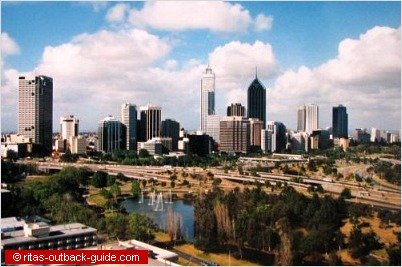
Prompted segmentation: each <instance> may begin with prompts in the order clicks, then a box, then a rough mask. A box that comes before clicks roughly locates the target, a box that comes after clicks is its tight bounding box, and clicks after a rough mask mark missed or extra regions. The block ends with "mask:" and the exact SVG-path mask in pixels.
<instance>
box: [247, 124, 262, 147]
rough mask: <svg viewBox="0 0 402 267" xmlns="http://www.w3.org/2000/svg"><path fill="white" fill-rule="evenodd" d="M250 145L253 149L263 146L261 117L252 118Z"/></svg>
mask: <svg viewBox="0 0 402 267" xmlns="http://www.w3.org/2000/svg"><path fill="white" fill-rule="evenodd" d="M248 120H249V121H250V145H251V149H252V150H253V151H255V152H256V151H257V150H258V149H260V148H261V130H262V121H260V120H259V119H254V118H250V119H248Z"/></svg>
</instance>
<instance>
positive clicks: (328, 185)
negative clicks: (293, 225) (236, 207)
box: [38, 162, 401, 209]
mask: <svg viewBox="0 0 402 267" xmlns="http://www.w3.org/2000/svg"><path fill="white" fill-rule="evenodd" d="M67 166H75V167H85V168H88V169H90V170H92V171H99V170H102V171H105V172H107V173H109V174H113V175H116V174H118V173H122V174H124V175H125V176H127V177H128V178H132V179H139V180H150V179H151V178H152V179H157V180H158V181H165V182H170V180H169V178H168V177H167V176H166V175H164V174H161V173H162V172H165V171H166V170H167V168H166V167H162V166H128V165H102V164H81V163H55V162H39V163H38V167H39V168H40V169H42V170H43V169H61V168H63V167H67ZM177 169H181V168H177ZM208 170H209V171H211V172H212V173H214V177H215V178H220V179H225V180H229V181H235V182H255V181H260V182H261V183H265V182H266V181H269V182H270V183H271V184H276V183H277V182H282V183H283V182H286V183H287V184H288V185H290V186H294V187H299V188H305V189H306V188H308V187H309V186H311V185H321V186H322V187H323V189H324V190H325V191H326V192H328V193H331V194H335V195H339V194H340V193H341V192H342V190H343V189H345V188H349V189H350V190H351V194H352V196H353V197H355V199H354V200H353V201H354V202H359V203H365V204H369V205H373V206H379V207H384V208H392V209H400V205H401V194H400V190H396V189H390V188H388V189H384V188H381V187H378V186H372V187H368V186H359V185H356V184H354V183H348V182H339V181H331V180H321V179H313V178H308V177H306V176H298V175H282V174H280V175H279V174H272V173H264V172H259V173H258V175H259V176H260V177H253V176H245V175H239V174H236V173H233V172H232V173H227V174H225V173H224V172H223V171H222V170H218V169H214V168H209V169H208ZM186 171H187V172H190V171H192V172H194V173H203V172H204V173H205V171H204V170H202V169H201V168H188V169H187V170H186ZM295 178H297V181H296V179H295Z"/></svg>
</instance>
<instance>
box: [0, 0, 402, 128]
mask: <svg viewBox="0 0 402 267" xmlns="http://www.w3.org/2000/svg"><path fill="white" fill-rule="evenodd" d="M117 4H118V2H109V3H104V4H101V5H97V4H94V3H83V2H10V3H7V2H2V9H1V24H2V33H7V35H8V37H9V38H11V39H12V40H13V41H14V43H15V44H16V45H17V46H18V47H19V53H10V54H9V55H8V54H7V55H6V56H3V57H2V61H3V64H4V69H10V70H15V71H16V72H31V71H33V70H34V69H35V68H38V67H39V69H41V70H42V69H48V68H46V67H49V66H47V65H46V64H47V63H46V62H44V60H43V57H44V49H45V47H53V48H59V49H63V45H65V44H69V43H72V39H73V38H74V37H76V36H78V35H81V34H83V33H87V34H89V35H91V36H94V35H96V34H97V33H99V32H100V31H101V30H104V31H106V32H108V33H116V32H120V31H122V30H127V29H140V30H141V31H145V32H146V33H147V34H150V35H152V36H155V37H156V38H158V40H159V41H160V42H162V43H166V44H167V45H168V46H169V48H168V49H167V51H166V52H164V53H161V55H158V56H156V58H153V60H151V62H148V63H149V65H147V71H148V70H149V71H151V72H152V71H156V70H155V69H156V68H164V67H163V66H165V65H164V64H165V63H166V61H168V60H172V61H175V64H176V65H177V67H174V68H173V70H170V69H169V73H166V75H187V74H186V72H185V71H190V72H191V73H194V72H193V71H191V70H188V69H186V68H185V66H187V65H188V64H190V65H191V66H193V67H195V68H200V70H202V68H203V66H204V65H205V64H206V63H207V62H208V61H213V62H215V63H217V62H218V61H217V59H215V60H214V58H221V57H218V55H216V57H214V56H215V54H218V53H219V52H221V50H219V51H218V50H216V49H217V48H218V47H223V48H225V45H227V44H230V43H233V42H236V41H238V42H239V43H240V45H245V44H249V45H253V44H255V42H256V41H259V42H262V43H263V44H268V46H270V47H271V48H272V55H271V56H272V57H273V58H274V60H275V62H274V65H275V66H274V70H273V71H270V72H269V73H268V71H267V72H266V73H265V74H264V69H263V70H262V71H261V72H262V80H263V81H264V82H265V84H266V87H268V88H272V90H273V95H272V99H274V100H275V101H276V102H275V103H272V104H271V105H270V102H268V109H267V110H268V119H269V120H280V121H284V122H285V124H286V125H288V127H290V128H295V123H296V122H295V113H296V109H297V106H295V107H292V108H291V109H289V110H288V113H289V114H284V111H286V108H285V109H284V106H285V107H288V108H289V105H290V104H292V105H298V104H303V103H304V102H306V103H307V102H309V101H314V102H317V104H319V105H320V104H321V103H320V101H322V103H325V105H327V103H337V102H339V101H340V100H342V98H339V96H338V95H337V96H336V97H335V98H334V99H330V96H328V97H329V99H323V98H318V97H316V96H314V93H313V92H314V88H311V90H310V94H312V95H311V97H310V96H305V95H304V94H303V97H305V99H299V100H298V101H295V102H292V103H289V104H287V103H282V104H278V101H280V100H281V99H282V98H281V97H279V96H278V95H280V94H283V93H284V92H283V91H279V90H280V88H283V86H284V85H283V84H292V83H293V81H289V82H287V83H286V82H283V80H284V79H285V78H287V77H288V76H286V75H285V74H286V73H287V74H289V73H290V71H294V72H297V70H298V69H299V68H300V67H301V66H305V67H306V68H307V69H308V70H309V71H312V72H314V69H317V68H319V67H320V66H322V65H323V64H325V63H326V62H328V61H330V60H331V59H336V58H337V56H338V53H339V51H338V46H339V44H340V43H341V42H342V41H343V40H345V39H347V38H350V39H354V40H360V39H359V38H360V37H361V35H364V34H366V33H367V32H368V31H370V30H371V29H373V28H375V27H383V28H382V29H386V28H391V29H394V30H396V31H397V32H399V36H400V18H401V10H400V9H401V5H400V3H399V2H238V3H237V2H230V3H229V4H228V5H230V6H234V5H236V4H239V5H241V7H242V9H241V10H242V11H247V12H248V14H249V17H250V19H251V20H255V19H256V17H257V16H258V15H260V14H262V15H263V16H264V17H265V18H271V19H273V20H272V25H271V24H270V25H265V27H264V29H263V30H259V31H257V30H255V29H253V27H254V26H253V25H254V24H253V23H254V22H252V21H251V22H250V21H248V22H244V21H243V22H239V24H241V23H244V24H247V23H248V24H247V25H246V26H244V25H243V26H244V27H246V30H233V31H231V30H229V31H225V30H216V29H212V28H213V27H212V28H211V27H208V26H195V27H193V28H186V27H185V25H184V26H183V25H182V28H180V29H178V30H177V29H176V30H172V29H166V28H164V27H158V26H155V25H152V23H153V22H149V21H148V22H146V21H145V22H142V24H141V25H139V24H136V23H132V22H131V23H130V21H129V19H128V18H125V19H124V18H122V19H121V20H119V21H118V22H113V21H110V20H108V19H107V14H108V12H110V10H111V9H112V8H113V7H115V6H116V5H117ZM173 4H174V3H173ZM143 5H144V4H143V3H142V2H134V3H133V2H131V3H128V5H127V6H126V7H125V9H126V11H125V12H127V14H131V13H128V12H132V10H134V11H141V10H143ZM227 7H228V6H227ZM222 10H223V11H224V9H222ZM223 11H222V12H223ZM194 12H195V13H194V14H195V15H196V16H197V15H198V14H199V13H198V12H196V11H194ZM162 15H163V14H162ZM242 15H244V13H242ZM126 16H128V15H126ZM202 16H203V15H202V14H200V17H202ZM233 16H235V15H233ZM142 19H144V18H143V17H142ZM201 21H202V19H201ZM200 23H201V24H202V23H203V22H200ZM240 26H242V25H240ZM240 26H239V27H240ZM384 31H385V30H384ZM375 34H377V33H375ZM390 34H391V33H390ZM373 35H374V33H373ZM94 38H95V37H94ZM399 39H400V38H399ZM73 43H74V42H73ZM80 45H82V43H80ZM268 46H266V47H265V48H267V47H268ZM241 47H242V48H241V49H243V48H245V47H246V46H241ZM233 49H236V48H233ZM245 49H246V48H245ZM58 51H59V50H58ZM60 51H61V50H60ZM230 51H233V50H230ZM368 51H370V49H368ZM215 52H216V53H215ZM385 52H388V51H385ZM389 52H390V53H392V52H393V51H389ZM239 53H242V54H244V53H247V51H243V50H242V51H241V52H239ZM267 53H269V52H267ZM134 55H135V54H134ZM261 56H264V54H262V55H261ZM99 57H102V54H99ZM399 57H400V55H399ZM91 60H92V59H91ZM192 60H193V61H194V60H195V61H196V63H194V62H193V63H191V62H192ZM250 60H252V59H250ZM52 62H54V60H52ZM357 62H360V61H358V60H357ZM197 64H198V65H197ZM258 64H259V63H258V62H257V63H256V64H255V65H258ZM266 64H268V63H266ZM44 65H45V66H44ZM385 65H387V64H385ZM135 66H137V65H135ZM263 66H265V65H263ZM141 67H143V65H141ZM212 67H213V68H214V67H216V68H217V72H216V74H217V84H216V89H217V97H219V98H221V99H220V100H219V99H218V101H217V111H218V113H221V115H224V114H223V113H224V110H225V107H226V106H225V105H226V104H227V102H228V101H230V100H232V99H235V100H239V101H241V102H242V103H243V104H246V101H244V99H242V98H243V97H244V90H245V89H246V87H247V84H248V83H249V82H250V80H244V81H240V82H239V81H238V79H237V80H236V79H235V77H229V76H230V75H233V76H235V75H236V74H237V75H238V72H236V71H237V69H236V70H234V72H233V73H230V71H229V70H227V71H223V72H221V76H222V77H224V76H225V75H227V76H228V77H227V79H225V81H226V82H227V84H226V83H225V81H222V82H221V84H220V83H219V77H218V75H219V74H220V72H219V68H221V69H224V68H225V66H212ZM396 67H398V66H396ZM399 70H400V64H399ZM164 71H167V70H164ZM367 71H368V75H369V74H370V70H367ZM393 71H394V70H393ZM247 73H249V72H247ZM318 73H321V72H320V71H318ZM387 73H388V72H387ZM393 74H395V72H393ZM2 75H3V72H2ZM57 75H58V74H54V75H53V76H55V77H58V76H57ZM130 75H131V74H126V75H125V76H124V77H127V76H130ZM201 75H202V72H200V73H199V77H198V79H200V78H201ZM295 75H296V74H295ZM297 75H302V74H300V73H297ZM314 75H316V76H317V75H318V74H313V76H314ZM331 75H332V74H331ZM376 75H377V74H376ZM329 76H330V75H329ZM169 77H170V76H169ZM2 78H3V79H2V80H3V82H2V87H3V88H2V99H3V98H4V96H8V95H7V94H10V95H11V96H14V97H15V96H16V95H15V93H14V94H13V93H12V92H6V91H7V90H11V89H10V88H11V87H9V85H7V84H6V81H4V80H5V79H4V78H5V77H4V76H3V77H2ZM176 78H177V79H180V76H176ZM380 78H381V77H380ZM380 78H379V79H380ZM383 78H384V79H385V77H383ZM169 79H174V77H173V76H172V77H171V78H169ZM250 79H252V77H250ZM312 79H313V78H312ZM314 79H315V80H314V81H311V82H309V83H308V84H309V85H310V84H316V83H318V82H316V81H317V80H320V81H321V80H322V79H321V77H320V78H314ZM351 79H352V78H351ZM395 79H396V85H398V84H397V83H398V78H395ZM59 80H62V79H59ZM352 80H353V79H352ZM169 81H170V80H169ZM280 81H282V83H281V82H280ZM133 82H134V83H136V82H137V80H130V81H129V82H128V84H132V83H133ZM164 82H166V81H164ZM164 82H161V86H163V84H164ZM77 83H78V81H77ZM138 83H140V81H138ZM189 83H190V82H189ZM198 83H199V81H197V80H196V81H195V82H194V88H192V89H191V90H193V91H192V92H190V93H189V95H194V92H198V91H197V89H198V88H197V86H198ZM377 83H378V81H376V83H374V84H377ZM399 83H400V78H399ZM341 85H342V86H344V87H346V86H350V88H352V87H353V88H355V87H356V84H354V83H353V84H352V83H350V84H347V85H345V84H344V83H342V84H341ZM341 85H340V84H339V83H338V84H337V85H336V86H333V85H331V86H332V87H331V88H332V89H331V90H332V91H333V90H336V88H339V87H341ZM74 86H75V87H77V85H71V88H69V86H66V85H63V89H60V90H71V92H73V90H74V88H72V87H74ZM120 86H125V85H123V84H122V85H120ZM144 86H146V85H144ZM152 86H156V87H157V86H158V84H157V83H156V84H152ZM300 86H304V85H300ZM315 86H317V85H315ZM359 86H360V87H362V88H363V87H365V85H364V84H359ZM368 86H371V84H370V85H367V87H368ZM387 86H388V85H387ZM173 87H174V88H176V87H179V86H176V85H174V84H173V82H172V88H173ZM221 87H222V90H220V88H221ZM323 87H325V86H324V85H323ZM394 87H398V86H395V83H394V84H391V85H389V86H388V87H386V88H385V89H384V90H390V92H392V96H395V94H396V95H397V96H398V93H397V92H396V91H395V90H393V91H392V89H393V88H394ZM399 87H400V84H399ZM373 88H374V87H373ZM376 88H377V89H378V87H376ZM377 89H376V90H374V89H373V90H374V91H377V93H378V94H379V96H380V95H381V97H383V94H384V92H385V91H378V90H377ZM114 90H116V92H119V91H118V90H119V88H115V89H114ZM153 90H155V91H152V92H151V91H150V92H148V93H149V94H148V95H144V94H145V93H144V94H140V93H138V92H130V94H129V93H127V92H124V93H123V94H122V95H124V96H127V97H128V98H131V100H130V99H124V97H122V99H119V100H118V101H117V100H116V103H114V102H113V103H110V102H105V103H103V104H104V105H105V108H104V110H106V111H109V112H110V113H113V114H115V115H116V116H118V105H117V103H123V102H126V101H130V102H134V103H136V104H138V105H142V104H145V102H147V101H152V100H153V95H154V94H155V93H157V92H158V88H154V89H153ZM171 90H175V89H171ZM177 90H185V89H177ZM240 90H242V91H240ZM275 90H276V91H275ZM282 90H284V89H282ZM328 90H329V89H328ZM162 91H163V90H162V89H161V91H160V92H161V94H165V93H167V94H169V92H164V91H163V92H162ZM374 91H372V90H371V91H370V92H363V93H365V94H366V95H367V94H369V95H370V98H371V97H373V95H372V94H373V92H374ZM275 92H276V93H275ZM97 93H100V92H99V91H98V92H97ZM170 93H171V94H173V93H172V91H170ZM323 94H324V95H325V92H323ZM61 95H63V94H60V96H61ZM141 95H142V96H144V98H147V99H146V100H145V99H141ZM276 96H278V97H276ZM288 97H289V98H292V97H293V96H292V95H289V96H288ZM294 97H295V98H297V97H300V96H299V95H294ZM268 98H270V93H269V92H268ZM55 99H56V100H55V101H56V103H58V102H57V101H59V102H60V103H61V104H63V103H62V98H57V96H55ZM162 99H163V98H162ZM196 100H197V98H196V97H193V98H191V99H189V100H188V101H185V100H183V101H184V103H185V104H186V105H189V106H192V107H193V106H194V107H193V108H191V110H190V112H182V111H177V110H175V108H174V107H166V113H165V114H164V115H165V117H173V118H175V116H178V118H177V119H178V120H179V121H180V122H182V123H183V125H184V126H185V127H186V128H188V129H196V128H197V127H198V123H197V122H198V116H199V113H197V111H198V108H197V107H195V106H196V105H197V104H198V103H197V101H196ZM282 100H283V99H282ZM345 100H348V101H349V100H350V99H345ZM399 100H400V92H399ZM15 101H16V100H15ZM15 101H14V102H11V104H10V103H8V102H7V103H4V102H3V100H2V104H4V105H5V106H6V107H7V105H10V108H11V107H12V106H13V105H12V103H15ZM171 102H172V103H174V101H173V100H172V101H171ZM399 102H400V101H399ZM98 103H100V102H98ZM168 103H169V101H168ZM64 104H65V103H64ZM156 104H159V103H156ZM361 104H362V103H359V105H361ZM372 104H373V103H372ZM374 104H375V103H374ZM269 105H270V106H269ZM2 106H3V105H2ZM62 106H63V105H55V115H54V117H55V119H54V120H55V123H56V122H57V121H58V118H57V116H58V115H62V114H65V113H66V112H69V113H72V112H73V111H74V109H71V108H68V109H65V110H63V108H62ZM64 106H67V105H64ZM394 106H395V107H394V108H395V110H398V104H396V103H395V104H394ZM163 108H164V106H163ZM376 109H377V110H381V106H378V108H376ZM328 110H330V107H329V106H325V107H322V111H323V112H321V114H322V115H321V118H320V122H321V126H322V127H325V126H329V125H330V123H331V121H330V114H329V111H328ZM395 110H394V111H393V114H395ZM79 111H80V114H77V115H78V116H79V117H80V118H81V119H82V120H81V121H82V122H83V123H84V125H82V126H81V129H83V130H84V129H85V130H94V129H95V128H96V122H97V121H98V120H100V119H101V118H102V117H105V116H106V115H108V113H106V112H105V114H96V116H95V115H94V114H93V113H92V112H91V111H90V110H89V109H88V112H86V111H85V109H82V108H80V109H79ZM350 111H351V112H355V113H356V115H359V116H361V117H358V116H355V117H354V118H356V119H353V117H352V118H351V119H350V121H351V125H350V126H351V127H350V128H352V127H379V128H386V129H398V128H400V104H399V111H397V114H396V115H395V116H392V118H390V119H389V120H388V121H382V120H378V119H376V118H372V117H371V116H370V114H364V116H363V115H362V114H359V107H358V104H356V105H353V104H351V105H350ZM387 112H389V111H387ZM11 113H12V112H11V111H10V110H7V112H5V111H4V108H2V130H6V131H8V130H15V129H16V123H15V115H14V116H13V115H12V114H11ZM189 114H190V115H191V119H190V118H189V117H190V116H189ZM386 114H388V113H384V115H386ZM351 115H353V114H351ZM388 117H389V116H388ZM195 118H196V119H195ZM396 120H398V121H396ZM394 121H395V122H394ZM55 125H57V124H55ZM57 127H58V126H54V129H55V130H57Z"/></svg>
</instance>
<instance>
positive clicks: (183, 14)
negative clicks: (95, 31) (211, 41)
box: [129, 1, 272, 32]
mask: <svg viewBox="0 0 402 267" xmlns="http://www.w3.org/2000/svg"><path fill="white" fill-rule="evenodd" d="M129 21H130V22H131V24H133V25H134V26H137V27H151V28H155V29H162V30H171V31H183V30H194V29H209V30H211V31H214V32H244V31H246V30H247V29H248V28H249V27H251V26H253V24H254V20H253V18H252V17H251V15H250V13H249V11H248V10H247V9H245V8H244V7H243V6H241V5H240V4H232V3H228V2H221V1H152V2H146V3H145V4H144V7H143V8H142V9H141V10H137V9H132V10H131V11H130V18H129ZM271 23H272V19H271V20H270V19H269V17H265V16H264V15H262V14H261V15H259V16H258V17H257V20H256V28H257V29H259V30H265V29H269V28H270V27H269V26H270V24H271Z"/></svg>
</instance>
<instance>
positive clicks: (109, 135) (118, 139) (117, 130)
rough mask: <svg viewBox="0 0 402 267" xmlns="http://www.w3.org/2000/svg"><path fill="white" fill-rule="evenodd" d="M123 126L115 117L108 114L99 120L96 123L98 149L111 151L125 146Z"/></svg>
mask: <svg viewBox="0 0 402 267" xmlns="http://www.w3.org/2000/svg"><path fill="white" fill-rule="evenodd" d="M125 137H126V133H125V126H124V125H123V124H122V123H121V122H120V121H118V120H117V119H115V118H114V117H113V116H108V117H106V118H104V119H103V120H101V121H99V124H98V138H99V139H98V140H99V146H98V149H99V150H100V151H104V152H112V151H114V150H121V149H125V148H126V142H125Z"/></svg>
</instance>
